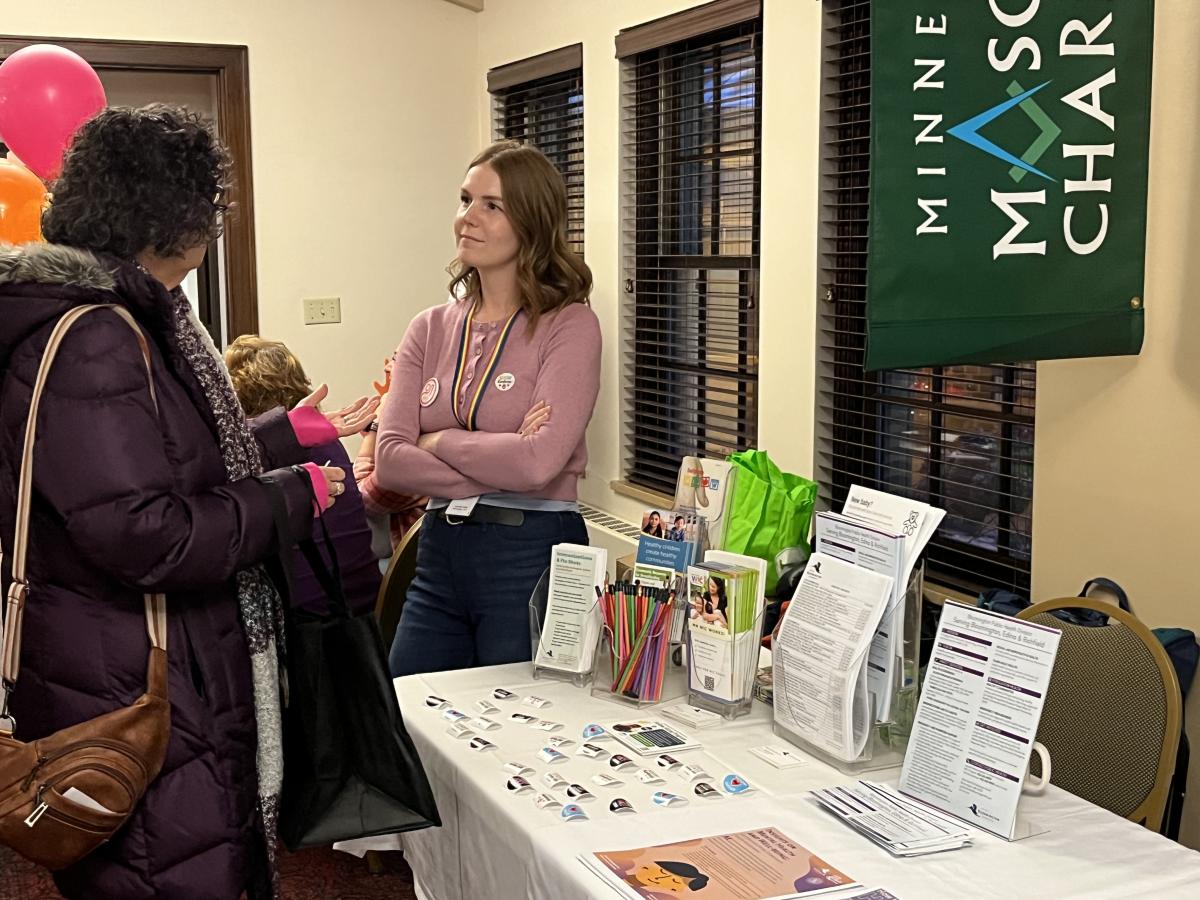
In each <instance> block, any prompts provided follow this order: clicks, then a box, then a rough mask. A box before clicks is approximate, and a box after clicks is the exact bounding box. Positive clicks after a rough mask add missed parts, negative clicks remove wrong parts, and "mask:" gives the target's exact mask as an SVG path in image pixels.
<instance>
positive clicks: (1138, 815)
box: [1017, 597, 1183, 831]
mask: <svg viewBox="0 0 1200 900" xmlns="http://www.w3.org/2000/svg"><path fill="white" fill-rule="evenodd" d="M1056 609H1094V610H1098V611H1100V612H1103V613H1105V614H1106V615H1107V616H1108V624H1107V625H1104V626H1101V627H1088V626H1084V625H1074V624H1071V623H1069V622H1064V621H1062V620H1061V619H1059V618H1057V617H1055V616H1054V615H1052V614H1051V613H1052V612H1053V611H1054V610H1056ZM1017 617H1018V618H1020V619H1025V620H1028V621H1030V622H1035V623H1037V624H1038V625H1045V626H1046V627H1048V628H1053V629H1055V630H1057V631H1060V632H1062V639H1061V641H1060V643H1059V645H1058V658H1057V661H1056V662H1055V665H1054V672H1053V674H1052V675H1051V677H1050V687H1049V689H1048V690H1047V693H1046V705H1045V708H1044V709H1043V710H1042V719H1041V723H1040V725H1039V727H1038V734H1037V739H1038V740H1039V741H1040V742H1041V743H1042V744H1044V745H1045V746H1046V748H1047V749H1048V750H1049V751H1050V761H1051V766H1050V769H1051V778H1050V781H1051V783H1052V784H1055V785H1057V786H1059V787H1061V788H1062V789H1063V790H1066V791H1070V792H1071V793H1072V794H1075V795H1076V796H1077V797H1081V798H1083V799H1084V800H1088V801H1090V802H1092V803H1095V804H1096V805H1097V806H1101V807H1103V808H1104V809H1107V810H1109V811H1110V812H1113V813H1116V814H1117V815H1119V816H1124V817H1125V818H1127V819H1130V820H1131V821H1134V822H1137V823H1138V824H1140V825H1144V826H1145V827H1146V828H1148V829H1150V830H1151V831H1158V830H1159V829H1160V828H1161V826H1162V818H1163V813H1164V810H1165V808H1166V804H1167V797H1168V791H1169V789H1170V785H1171V776H1172V774H1173V773H1174V771H1175V754H1176V752H1177V750H1178V748H1179V733H1180V728H1181V727H1182V724H1181V723H1182V717H1183V700H1182V698H1181V696H1180V692H1179V681H1178V679H1177V678H1176V676H1175V669H1174V667H1173V666H1172V665H1171V659H1170V657H1168V656H1167V652H1166V651H1165V650H1164V649H1163V647H1162V644H1161V643H1159V641H1158V639H1157V638H1155V636H1154V635H1153V633H1151V631H1150V629H1149V628H1147V627H1146V626H1145V625H1144V624H1142V622H1141V620H1139V619H1138V618H1137V617H1136V616H1134V615H1133V614H1131V613H1127V612H1125V611H1124V610H1122V609H1119V608H1117V607H1116V606H1115V605H1113V604H1111V603H1108V602H1106V601H1103V600H1099V599H1096V598H1091V597H1065V598H1062V599H1058V600H1046V601H1043V602H1042V603H1037V604H1034V605H1033V606H1030V607H1029V608H1028V609H1025V610H1022V611H1021V612H1020V613H1018V614H1017ZM1039 769H1040V765H1039V763H1038V760H1037V758H1036V756H1035V758H1034V774H1035V775H1040V774H1041V773H1040V771H1039Z"/></svg>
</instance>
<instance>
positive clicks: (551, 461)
mask: <svg viewBox="0 0 1200 900" xmlns="http://www.w3.org/2000/svg"><path fill="white" fill-rule="evenodd" d="M566 224H567V197H566V189H565V187H564V185H563V181H562V177H561V176H560V175H559V173H558V171H557V170H556V169H555V168H554V166H553V165H552V164H551V163H550V162H549V160H547V159H546V158H545V157H544V156H543V155H542V154H541V153H539V152H538V151H537V150H535V149H533V148H532V147H527V146H521V145H520V144H517V143H515V142H512V141H502V142H500V143H497V144H493V145H492V146H491V147H489V148H488V149H486V150H485V151H484V152H483V153H481V154H480V155H479V156H478V157H476V158H475V159H474V160H473V161H472V162H471V165H470V166H469V167H468V169H467V174H466V178H465V180H464V181H463V184H462V188H461V197H460V202H459V207H458V213H457V215H456V216H455V218H454V237H455V240H456V242H457V257H456V259H455V261H454V263H452V264H451V267H450V273H451V275H452V280H451V282H450V291H451V293H452V295H453V296H454V297H456V298H457V299H455V300H453V301H452V302H450V303H439V304H438V305H437V306H434V307H431V308H430V309H427V310H425V311H424V312H423V313H421V314H420V315H419V316H417V317H416V318H415V319H414V320H413V321H412V324H410V325H409V327H408V331H407V333H406V334H405V335H404V340H403V341H402V342H401V344H400V347H399V349H398V350H397V351H396V357H395V366H394V368H393V371H392V386H391V391H390V396H389V398H388V403H387V405H386V409H385V410H384V413H383V416H382V420H381V422H380V426H379V438H378V443H377V447H376V469H375V477H376V479H377V480H378V483H379V485H380V487H382V488H383V489H384V490H388V491H396V492H401V493H408V494H422V495H427V496H429V497H430V498H431V499H430V502H429V514H428V515H427V516H426V518H425V524H424V526H423V527H422V531H421V541H420V545H419V550H418V554H417V573H416V576H415V577H414V579H413V582H412V584H411V586H410V587H409V589H408V595H407V599H406V600H405V604H404V612H403V615H402V616H401V619H400V626H399V628H398V629H397V631H396V638H395V642H394V643H393V644H392V651H391V669H392V674H393V675H409V674H413V673H416V672H436V671H442V670H445V669H462V668H469V667H472V666H486V665H496V664H500V663H509V662H517V661H520V660H527V659H529V658H530V642H529V618H528V604H529V595H530V594H531V593H532V592H533V588H534V586H535V585H536V584H537V581H538V579H539V578H540V577H541V574H542V572H543V571H545V569H546V568H547V566H549V565H550V551H551V548H552V547H553V546H554V545H555V544H559V543H575V544H584V543H587V530H586V529H585V527H584V524H583V519H582V517H581V516H580V515H579V506H578V503H577V494H576V483H577V481H578V480H579V478H580V476H582V475H583V473H584V469H585V467H586V465H587V444H586V441H585V433H586V431H587V426H588V422H589V421H590V419H591V417H592V409H593V407H594V406H595V403H596V394H597V392H598V391H599V387H600V325H599V322H598V321H597V319H596V315H595V313H593V312H592V310H591V307H590V306H589V305H588V295H589V293H590V292H591V287H592V275H591V272H590V271H589V270H588V267H587V266H586V265H585V264H584V262H583V260H582V259H580V258H579V256H578V255H576V254H575V253H574V252H573V251H572V250H571V249H570V247H569V246H568V245H567V237H566Z"/></svg>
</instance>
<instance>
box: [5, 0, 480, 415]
mask: <svg viewBox="0 0 1200 900" xmlns="http://www.w3.org/2000/svg"><path fill="white" fill-rule="evenodd" d="M0 32H3V33H5V34H12V35H38V36H61V37H89V38H121V39H136V40H149V41H186V42H201V43H228V44H246V45H248V46H249V48H250V90H251V117H252V129H253V146H254V188H255V201H256V210H255V214H256V226H257V227H256V232H257V240H258V272H259V316H260V329H261V330H262V332H263V333H264V334H268V335H271V336H272V337H276V338H279V339H282V340H284V341H286V342H287V343H288V344H289V345H291V347H292V348H293V349H294V350H295V351H296V352H297V353H298V354H299V355H300V357H301V359H302V360H303V362H304V365H305V368H306V369H307V370H308V373H309V375H310V376H312V378H313V379H314V380H327V381H329V382H330V384H331V385H332V388H333V394H332V400H334V401H338V400H341V399H349V397H350V396H351V394H352V393H353V392H359V393H361V392H362V391H364V390H366V389H369V387H370V384H369V380H370V379H371V378H372V377H378V376H379V374H380V368H381V365H382V362H383V359H384V357H385V356H388V355H390V354H391V352H392V351H393V350H394V349H395V346H396V344H397V343H398V342H399V340H400V337H401V336H402V335H403V333H404V328H405V326H406V325H407V324H408V321H409V319H410V318H411V317H412V316H413V314H414V313H416V312H417V311H419V310H420V309H422V308H424V307H426V306H429V305H431V304H433V303H437V302H438V301H439V300H441V299H443V298H444V297H445V295H446V294H445V282H446V280H447V278H446V275H445V273H444V272H443V269H444V267H445V264H446V262H448V261H449V259H450V257H451V256H452V254H453V252H454V244H453V241H452V239H451V224H450V223H451V218H452V216H453V214H454V207H455V204H456V202H457V193H456V192H457V188H458V183H459V179H460V177H461V174H462V167H463V165H464V164H465V163H466V162H467V161H468V160H469V159H470V158H471V156H472V155H473V153H474V152H475V151H476V149H477V147H478V144H479V140H480V138H479V133H478V130H477V127H476V116H475V104H477V103H478V102H479V94H480V91H481V90H482V87H481V85H482V82H481V81H480V80H479V77H478V70H477V69H476V67H475V65H474V60H475V53H476V46H475V41H476V34H477V30H476V14H475V13H472V12H469V11H467V10H465V9H461V8H458V7H455V6H452V5H451V4H449V3H441V2H438V0H354V2H352V3H344V4H340V5H338V4H330V3H327V2H318V0H252V2H244V0H208V2H205V3H182V2H171V3H163V2H160V0H159V2H155V0H106V2H103V3H100V2H95V3H83V2H68V0H50V2H46V3H25V4H6V6H5V9H4V16H3V21H0ZM401 40H403V41H405V50H404V52H399V51H398V49H397V48H398V46H399V44H398V42H399V41H401ZM335 295H336V296H340V297H341V298H342V324H340V325H320V326H307V327H306V326H304V325H303V318H302V314H301V299H302V298H303V297H314V296H316V297H320V296H335Z"/></svg>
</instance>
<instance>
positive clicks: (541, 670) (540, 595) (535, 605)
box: [529, 569, 596, 687]
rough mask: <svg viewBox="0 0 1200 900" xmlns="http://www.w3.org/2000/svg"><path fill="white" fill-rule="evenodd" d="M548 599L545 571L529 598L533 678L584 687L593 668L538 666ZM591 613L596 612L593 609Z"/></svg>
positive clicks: (546, 574) (548, 589)
mask: <svg viewBox="0 0 1200 900" xmlns="http://www.w3.org/2000/svg"><path fill="white" fill-rule="evenodd" d="M549 598H550V570H549V569H546V571H545V572H543V573H542V577H541V578H539V579H538V583H537V585H536V586H535V587H534V589H533V593H532V594H530V596H529V645H530V659H532V660H533V677H534V678H551V679H554V680H556V681H567V682H570V683H571V684H573V685H575V686H576V687H585V686H586V685H587V684H588V682H589V681H591V680H592V671H593V668H594V667H593V668H588V669H586V670H584V671H581V672H572V671H568V670H566V669H556V668H553V667H551V666H546V665H539V663H538V647H539V645H540V644H541V640H542V627H543V625H544V623H545V621H546V604H547V602H548V601H549ZM593 611H596V610H595V608H593Z"/></svg>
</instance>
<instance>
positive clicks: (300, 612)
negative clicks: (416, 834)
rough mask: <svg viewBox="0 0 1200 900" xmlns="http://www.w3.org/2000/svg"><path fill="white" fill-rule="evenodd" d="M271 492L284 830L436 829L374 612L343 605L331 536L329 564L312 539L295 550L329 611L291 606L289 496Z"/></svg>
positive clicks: (324, 834) (306, 842)
mask: <svg viewBox="0 0 1200 900" xmlns="http://www.w3.org/2000/svg"><path fill="white" fill-rule="evenodd" d="M267 488H268V491H269V492H270V494H271V497H272V505H273V507H274V510H275V522H276V530H277V532H278V534H279V536H280V541H279V544H280V553H279V561H278V565H277V566H272V567H270V568H273V569H275V570H276V571H275V572H273V573H272V574H273V576H274V578H273V580H275V581H276V582H277V584H278V587H279V590H280V593H281V595H282V596H283V600H284V609H285V635H286V640H287V648H286V650H287V652H286V659H287V690H286V691H285V705H284V707H283V766H284V768H283V793H282V795H281V797H280V809H279V836H280V837H281V838H282V839H283V842H284V845H285V846H286V847H287V848H288V849H289V850H293V851H294V850H298V849H301V848H304V847H316V846H329V845H330V844H332V843H333V842H335V841H344V840H352V839H354V838H361V837H370V836H373V835H379V834H392V833H396V832H403V831H414V830H416V829H420V828H428V827H430V826H440V825H441V824H442V823H441V819H440V817H439V816H438V811H437V805H436V804H435V802H434V799H433V792H432V791H431V790H430V787H429V780H428V778H426V776H425V770H424V768H423V767H422V766H421V760H420V758H419V757H418V756H417V751H416V748H415V747H414V746H413V742H412V739H411V738H410V737H409V735H408V732H407V731H406V730H405V728H404V722H403V720H402V718H401V715H400V706H399V704H398V703H397V701H396V692H395V689H394V688H393V686H392V679H391V676H390V674H389V673H388V666H387V654H386V652H385V651H384V648H383V641H382V639H381V638H380V636H379V627H378V626H377V625H376V623H375V619H374V617H373V616H372V615H371V613H370V612H366V613H364V614H362V615H357V616H356V615H354V613H353V612H352V611H351V609H350V606H349V604H348V603H347V602H346V596H345V594H344V593H343V591H342V584H341V573H340V571H339V568H338V563H337V552H336V551H335V550H334V546H333V542H332V541H331V540H330V539H329V533H328V532H325V545H326V547H328V549H329V556H330V564H329V565H326V563H325V560H324V559H323V558H322V556H321V553H320V551H319V550H318V549H317V547H316V545H315V544H314V543H313V542H312V541H311V540H306V541H302V542H301V543H300V545H299V546H300V550H301V552H302V553H303V554H304V558H305V560H306V561H307V562H308V564H309V565H310V566H311V567H312V570H313V572H314V574H315V575H316V577H317V581H318V583H319V584H320V585H321V588H322V590H323V591H324V592H325V594H326V595H327V598H328V609H329V612H328V613H327V614H325V615H317V614H314V613H312V612H309V611H307V610H304V609H296V608H293V606H292V603H291V594H292V591H291V581H292V575H291V568H292V567H291V560H290V557H291V548H290V547H289V546H288V541H287V539H286V537H284V535H286V534H287V531H286V527H285V526H284V516H285V510H284V501H283V497H282V495H281V494H280V493H279V490H278V488H276V487H275V486H273V485H270V484H268V485H267ZM281 526H282V527H281ZM321 527H322V528H324V521H322V523H321Z"/></svg>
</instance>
